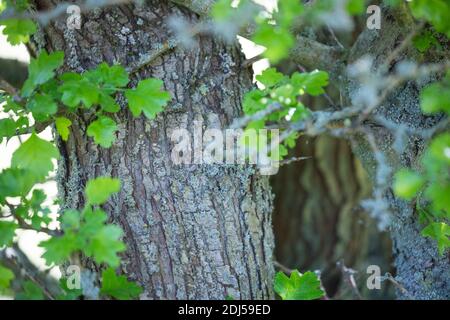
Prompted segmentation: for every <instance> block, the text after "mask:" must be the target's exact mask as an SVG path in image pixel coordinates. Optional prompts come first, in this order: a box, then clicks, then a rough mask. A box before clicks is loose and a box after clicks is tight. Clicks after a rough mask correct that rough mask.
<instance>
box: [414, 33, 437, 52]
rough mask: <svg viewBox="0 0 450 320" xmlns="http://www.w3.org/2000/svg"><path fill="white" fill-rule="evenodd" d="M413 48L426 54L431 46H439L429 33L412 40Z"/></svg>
mask: <svg viewBox="0 0 450 320" xmlns="http://www.w3.org/2000/svg"><path fill="white" fill-rule="evenodd" d="M413 44H414V47H415V48H416V49H417V50H419V51H420V52H422V53H424V52H426V51H427V50H428V49H429V48H430V47H431V46H432V45H439V42H438V41H437V39H436V38H435V37H434V36H433V34H432V33H431V32H430V31H428V30H427V31H425V32H422V33H421V34H418V35H417V36H415V37H414V38H413Z"/></svg>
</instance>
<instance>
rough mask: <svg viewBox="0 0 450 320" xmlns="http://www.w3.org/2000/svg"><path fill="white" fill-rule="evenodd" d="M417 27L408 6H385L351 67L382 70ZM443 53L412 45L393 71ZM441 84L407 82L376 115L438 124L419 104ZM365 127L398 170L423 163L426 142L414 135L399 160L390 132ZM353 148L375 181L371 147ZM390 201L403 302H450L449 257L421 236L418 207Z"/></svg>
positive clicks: (356, 143)
mask: <svg viewBox="0 0 450 320" xmlns="http://www.w3.org/2000/svg"><path fill="white" fill-rule="evenodd" d="M414 25H416V22H414V21H413V19H412V17H411V14H410V12H408V10H407V9H406V8H405V7H403V6H400V8H398V9H389V8H386V7H384V8H383V11H382V22H381V30H368V29H366V30H364V31H363V32H362V33H361V35H360V36H359V37H358V39H357V41H356V43H355V45H354V46H353V48H352V49H351V52H350V54H349V56H348V59H347V62H348V63H349V64H350V63H353V62H355V61H356V60H357V59H359V58H361V57H363V56H365V55H370V56H372V57H373V58H374V63H373V71H374V72H376V71H377V70H380V68H381V67H382V66H383V64H384V63H385V61H386V59H387V58H388V57H389V56H391V55H392V53H393V52H394V50H395V48H397V47H398V46H399V45H400V44H401V43H402V41H404V40H405V39H406V38H407V37H408V35H409V34H410V33H411V32H412V31H413V30H414ZM443 52H444V56H442V53H440V54H437V53H434V52H431V53H429V54H427V55H426V56H421V55H420V53H419V52H418V51H417V50H416V49H415V48H414V47H413V46H412V45H409V46H408V47H407V48H406V50H404V51H403V52H401V54H400V55H399V56H398V57H396V58H395V59H394V60H393V61H392V63H391V65H390V66H389V70H394V68H395V65H396V64H397V62H399V61H402V60H412V61H420V62H441V61H443V60H445V59H449V57H450V54H449V52H450V51H449V50H448V48H447V49H446V50H445V51H443ZM436 80H437V79H436V78H435V76H430V77H429V78H428V79H425V80H421V81H410V82H407V83H406V84H405V85H403V86H401V87H400V88H398V89H396V90H394V91H393V92H392V93H391V94H390V95H389V96H388V97H387V99H386V100H385V101H384V103H383V104H382V106H380V107H379V108H378V110H377V112H376V114H377V115H378V116H382V117H384V118H385V119H387V120H389V121H391V122H393V123H394V124H395V125H400V124H404V125H407V126H409V127H412V128H415V129H417V130H422V129H427V128H430V127H432V126H434V125H436V124H437V123H438V122H439V120H441V117H440V116H436V117H427V116H424V115H423V113H422V112H421V110H420V103H419V93H420V90H421V89H422V88H423V87H424V86H425V85H426V84H427V83H429V82H432V81H436ZM357 89H358V84H357V83H355V82H353V81H349V82H348V83H347V86H346V92H345V98H346V100H347V101H350V100H351V97H352V96H353V94H354V93H355V91H356V90H357ZM366 125H367V128H370V130H371V131H372V132H373V134H374V137H375V141H376V144H377V146H378V147H379V149H380V151H381V152H382V153H383V154H384V155H385V157H386V159H387V160H388V164H389V166H391V168H392V170H393V171H394V172H395V171H396V170H398V169H399V168H400V167H403V166H406V167H413V168H414V167H417V166H418V165H419V160H420V156H421V155H422V152H423V150H424V148H425V147H426V144H425V141H423V139H420V138H418V137H415V136H410V137H407V145H406V148H405V150H404V151H403V152H402V154H401V155H400V156H398V155H397V154H396V153H395V151H394V147H393V145H394V142H395V139H394V138H395V137H394V136H393V133H392V131H391V130H389V129H387V128H384V127H383V126H380V125H378V124H375V123H373V122H372V121H371V120H370V119H369V120H368V121H367V122H366ZM352 145H353V150H354V152H355V153H356V154H357V156H358V157H359V158H360V159H361V161H362V163H363V165H364V167H365V168H366V169H367V171H368V172H369V175H370V176H371V177H372V178H373V179H374V178H375V170H376V167H377V163H376V161H375V160H374V154H373V152H371V151H370V149H371V148H370V146H369V145H368V144H367V142H366V141H365V140H364V139H360V138H355V139H353V142H352ZM385 198H386V200H387V201H388V203H389V205H390V207H391V213H390V219H391V223H390V226H389V230H390V234H391V238H392V241H393V254H394V258H395V267H396V271H397V277H396V279H397V280H398V281H399V282H400V283H401V284H402V285H403V286H404V288H405V289H406V290H407V293H405V292H402V291H398V296H399V298H415V299H448V298H450V291H449V288H450V272H449V270H450V259H449V256H448V255H444V256H439V254H438V251H437V245H436V243H435V242H434V241H432V240H430V239H429V238H425V237H423V236H422V235H421V234H420V231H421V230H422V229H423V228H424V226H423V225H421V224H420V223H419V217H418V213H417V212H416V209H415V203H414V202H413V201H411V202H407V201H403V200H400V199H397V198H396V197H395V196H394V195H393V193H392V191H391V190H389V191H388V192H387V194H386V195H385Z"/></svg>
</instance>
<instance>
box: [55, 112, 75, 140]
mask: <svg viewBox="0 0 450 320" xmlns="http://www.w3.org/2000/svg"><path fill="white" fill-rule="evenodd" d="M71 125H72V121H70V120H69V119H67V118H66V117H57V118H56V119H55V126H56V131H58V133H59V135H60V136H61V139H63V140H64V141H67V139H68V138H69V133H70V131H69V127H70V126H71Z"/></svg>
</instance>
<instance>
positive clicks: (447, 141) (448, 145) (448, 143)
mask: <svg viewBox="0 0 450 320" xmlns="http://www.w3.org/2000/svg"><path fill="white" fill-rule="evenodd" d="M428 152H429V153H430V155H431V157H432V158H433V159H434V160H435V161H439V162H442V163H445V164H447V165H450V133H443V134H440V135H439V136H437V137H436V138H434V139H433V141H432V142H431V144H430V146H429V148H428Z"/></svg>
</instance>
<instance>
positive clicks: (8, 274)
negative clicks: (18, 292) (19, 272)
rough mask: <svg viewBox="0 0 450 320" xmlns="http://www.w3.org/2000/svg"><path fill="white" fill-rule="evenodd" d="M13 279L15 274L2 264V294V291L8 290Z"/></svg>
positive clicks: (0, 269)
mask: <svg viewBox="0 0 450 320" xmlns="http://www.w3.org/2000/svg"><path fill="white" fill-rule="evenodd" d="M13 279H14V273H13V272H12V271H11V270H9V269H7V268H5V267H3V266H2V265H1V264H0V292H1V290H2V289H8V288H9V285H10V283H11V281H12V280H13Z"/></svg>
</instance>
